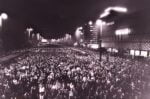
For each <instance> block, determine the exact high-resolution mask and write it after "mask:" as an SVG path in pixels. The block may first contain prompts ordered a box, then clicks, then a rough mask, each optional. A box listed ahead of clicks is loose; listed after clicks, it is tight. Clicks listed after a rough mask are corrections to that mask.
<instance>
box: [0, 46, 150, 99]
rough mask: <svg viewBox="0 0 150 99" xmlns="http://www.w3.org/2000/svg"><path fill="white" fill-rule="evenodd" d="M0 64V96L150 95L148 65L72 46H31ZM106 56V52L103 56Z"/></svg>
mask: <svg viewBox="0 0 150 99" xmlns="http://www.w3.org/2000/svg"><path fill="white" fill-rule="evenodd" d="M29 51H30V52H29V53H28V54H27V53H26V54H25V55H22V56H20V57H18V58H16V59H15V60H14V61H13V62H11V63H9V64H1V66H0V68H1V69H0V99H149V97H150V96H148V95H147V93H148V92H150V90H149V89H150V83H149V75H150V65H149V63H142V62H139V61H136V60H130V59H123V58H119V57H111V56H110V58H109V61H106V60H105V59H104V58H103V60H102V62H99V60H98V55H97V54H96V53H95V52H92V51H88V50H85V52H86V54H84V53H83V51H82V53H80V51H76V50H73V49H72V48H39V49H38V48H37V49H36V48H34V49H30V50H29ZM103 57H105V55H104V56H103Z"/></svg>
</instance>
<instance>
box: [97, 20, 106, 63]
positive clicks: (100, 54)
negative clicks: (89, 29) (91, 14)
mask: <svg viewBox="0 0 150 99" xmlns="http://www.w3.org/2000/svg"><path fill="white" fill-rule="evenodd" d="M105 24H106V23H105V22H104V21H102V20H100V19H98V20H97V21H96V25H97V26H100V33H98V44H99V61H101V56H102V53H101V47H102V46H101V45H102V40H101V36H102V33H103V25H105Z"/></svg>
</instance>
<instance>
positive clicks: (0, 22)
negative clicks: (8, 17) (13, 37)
mask: <svg viewBox="0 0 150 99" xmlns="http://www.w3.org/2000/svg"><path fill="white" fill-rule="evenodd" d="M0 26H2V17H1V16H0Z"/></svg>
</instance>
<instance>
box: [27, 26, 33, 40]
mask: <svg viewBox="0 0 150 99" xmlns="http://www.w3.org/2000/svg"><path fill="white" fill-rule="evenodd" d="M27 31H28V38H30V34H31V32H32V31H33V28H27Z"/></svg>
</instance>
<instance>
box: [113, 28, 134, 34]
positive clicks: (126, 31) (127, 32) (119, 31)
mask: <svg viewBox="0 0 150 99" xmlns="http://www.w3.org/2000/svg"><path fill="white" fill-rule="evenodd" d="M130 33H131V30H130V29H129V28H124V29H119V30H116V32H115V34H116V35H128V34H130Z"/></svg>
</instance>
